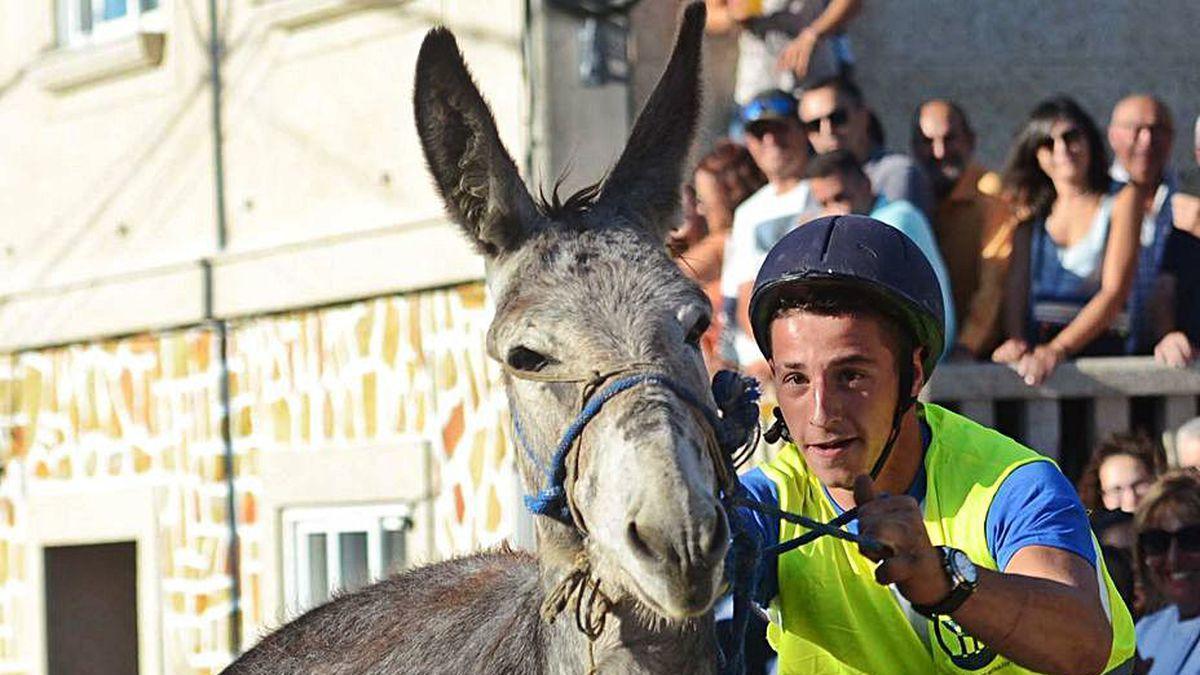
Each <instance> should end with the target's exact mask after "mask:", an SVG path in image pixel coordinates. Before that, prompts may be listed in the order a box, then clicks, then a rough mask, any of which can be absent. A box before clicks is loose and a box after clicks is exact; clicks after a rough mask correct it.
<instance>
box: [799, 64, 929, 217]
mask: <svg viewBox="0 0 1200 675" xmlns="http://www.w3.org/2000/svg"><path fill="white" fill-rule="evenodd" d="M871 117H872V116H871V110H870V109H869V108H868V107H867V105H866V101H865V100H864V99H863V95H862V91H861V90H859V88H858V87H857V86H856V85H855V84H854V83H853V82H850V81H849V80H847V79H845V78H840V77H834V78H829V79H825V80H822V81H820V82H817V83H816V84H814V85H813V86H812V88H810V89H806V90H805V91H804V93H803V94H801V95H800V121H801V122H802V123H803V124H804V131H805V133H806V134H807V135H808V142H809V143H810V144H812V147H813V149H814V150H815V151H816V152H817V153H818V154H821V153H826V152H833V151H834V150H847V151H849V152H850V154H852V155H854V158H855V159H856V160H857V161H858V164H859V166H861V167H862V170H863V173H865V174H866V175H867V178H869V179H870V180H871V187H872V189H873V190H874V191H875V192H876V194H880V195H883V196H884V197H886V198H887V199H888V201H892V202H897V201H905V202H908V203H910V204H912V205H913V206H915V207H917V208H918V209H920V210H921V212H922V213H924V214H925V215H926V217H928V216H929V215H930V214H932V212H933V211H932V209H933V193H932V192H931V190H930V188H929V183H928V181H927V180H926V178H925V175H924V174H923V173H922V172H921V169H920V168H919V167H918V166H917V165H916V163H915V162H913V160H912V158H910V157H908V156H907V155H903V154H900V153H896V152H889V151H887V150H886V149H884V147H883V144H882V143H880V142H878V138H879V135H878V134H872V133H871Z"/></svg>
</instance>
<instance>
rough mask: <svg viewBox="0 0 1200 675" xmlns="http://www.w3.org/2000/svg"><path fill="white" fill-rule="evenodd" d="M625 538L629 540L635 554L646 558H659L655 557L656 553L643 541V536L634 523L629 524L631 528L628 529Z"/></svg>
mask: <svg viewBox="0 0 1200 675" xmlns="http://www.w3.org/2000/svg"><path fill="white" fill-rule="evenodd" d="M625 536H626V538H628V539H629V545H630V547H632V548H633V550H634V552H635V553H637V554H638V555H639V556H643V557H646V558H656V557H658V556H656V555H654V551H651V550H650V547H649V546H648V545H646V542H645V541H643V540H642V537H641V535H639V534H638V528H637V523H635V522H633V521H630V522H629V527H628V528H626V531H625Z"/></svg>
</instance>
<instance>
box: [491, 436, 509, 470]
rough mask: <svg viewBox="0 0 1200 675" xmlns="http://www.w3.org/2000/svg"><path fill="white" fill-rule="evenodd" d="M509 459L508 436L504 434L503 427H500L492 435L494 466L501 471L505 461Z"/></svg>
mask: <svg viewBox="0 0 1200 675" xmlns="http://www.w3.org/2000/svg"><path fill="white" fill-rule="evenodd" d="M507 458H508V434H506V433H504V428H503V427H499V428H496V429H494V430H493V433H492V465H493V466H495V467H496V468H497V469H499V468H500V467H502V466H504V460H505V459H507Z"/></svg>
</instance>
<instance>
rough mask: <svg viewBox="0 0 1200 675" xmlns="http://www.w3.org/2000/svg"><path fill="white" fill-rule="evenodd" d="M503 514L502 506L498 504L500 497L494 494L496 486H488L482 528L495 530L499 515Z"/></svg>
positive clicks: (489, 530) (497, 525)
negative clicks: (485, 515)
mask: <svg viewBox="0 0 1200 675" xmlns="http://www.w3.org/2000/svg"><path fill="white" fill-rule="evenodd" d="M502 514H503V508H502V507H501V506H500V497H499V496H498V495H497V494H496V486H495V485H489V486H488V498H487V517H486V518H485V519H484V522H483V529H485V530H487V531H488V532H495V531H496V530H497V529H499V527H500V517H501V515H502Z"/></svg>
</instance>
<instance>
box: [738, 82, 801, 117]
mask: <svg viewBox="0 0 1200 675" xmlns="http://www.w3.org/2000/svg"><path fill="white" fill-rule="evenodd" d="M797 109H798V108H797V104H796V98H795V97H794V96H792V95H791V94H789V93H787V92H786V91H783V90H782V89H768V90H766V91H763V92H759V93H758V94H757V95H756V96H755V97H754V98H752V99H750V102H749V103H747V104H746V105H744V106H742V110H741V117H742V123H743V124H749V123H751V122H757V121H759V120H782V119H793V120H799V119H800V118H799V117H798V116H797Z"/></svg>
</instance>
